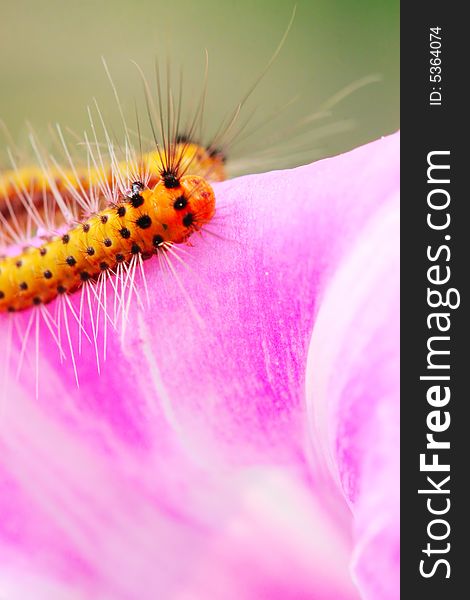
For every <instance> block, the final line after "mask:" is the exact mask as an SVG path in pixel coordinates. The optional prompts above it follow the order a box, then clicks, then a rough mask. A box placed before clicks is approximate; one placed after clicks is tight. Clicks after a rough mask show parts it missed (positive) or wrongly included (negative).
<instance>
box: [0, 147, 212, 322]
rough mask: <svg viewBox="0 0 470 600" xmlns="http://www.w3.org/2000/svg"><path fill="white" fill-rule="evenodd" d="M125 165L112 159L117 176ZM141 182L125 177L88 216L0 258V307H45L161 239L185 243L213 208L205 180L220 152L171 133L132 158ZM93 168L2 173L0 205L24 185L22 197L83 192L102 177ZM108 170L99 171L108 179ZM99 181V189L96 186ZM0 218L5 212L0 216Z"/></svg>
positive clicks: (153, 248) (160, 247) (152, 249)
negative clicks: (123, 187)
mask: <svg viewBox="0 0 470 600" xmlns="http://www.w3.org/2000/svg"><path fill="white" fill-rule="evenodd" d="M128 169H129V165H128V164H126V163H120V164H118V166H117V173H118V174H120V175H121V176H122V175H123V174H124V173H126V171H128ZM139 170H140V172H141V173H147V176H146V179H147V181H146V183H144V182H142V181H139V180H136V181H131V182H129V186H128V188H129V189H128V193H127V194H126V195H125V196H124V197H122V198H121V199H120V200H119V201H117V202H113V203H112V205H111V206H108V207H106V208H104V209H102V210H101V211H98V212H97V213H96V214H93V215H92V216H90V217H89V218H87V219H83V220H82V221H81V222H80V223H78V224H77V225H76V226H75V227H72V228H71V229H69V230H67V231H66V232H65V233H63V234H62V235H57V236H54V237H52V238H51V239H50V240H48V241H47V242H46V243H44V244H42V245H40V246H39V247H37V246H29V247H27V248H24V249H23V251H22V252H21V253H19V254H16V255H14V256H8V257H3V258H2V259H0V311H3V312H4V311H8V312H15V311H18V310H23V309H26V308H29V307H31V306H34V305H39V304H45V303H48V302H50V301H51V300H53V299H54V298H56V297H57V296H58V295H59V294H65V293H71V292H74V291H75V290H77V289H78V288H79V287H80V286H81V285H83V283H84V282H86V281H89V280H96V279H97V277H98V276H99V274H100V273H102V272H103V271H107V270H110V271H111V272H113V271H114V270H115V269H116V267H117V265H118V264H119V263H129V262H130V261H131V259H132V257H134V256H136V255H140V256H141V257H142V258H143V259H146V258H150V257H151V256H152V254H155V253H157V252H160V251H164V250H165V249H166V248H167V245H168V244H180V243H183V242H186V241H187V240H188V238H189V237H190V235H191V234H192V233H193V232H195V231H199V230H200V229H201V227H202V226H203V225H205V224H206V223H208V222H209V221H210V220H211V219H212V217H213V216H214V213H215V195H214V191H213V189H212V187H211V185H210V183H209V182H208V180H207V179H205V178H204V177H202V176H201V175H200V174H205V175H206V176H207V177H208V179H210V180H212V181H214V180H215V181H217V180H221V179H223V178H224V171H223V158H222V157H221V155H220V153H218V152H216V151H213V150H207V149H204V148H202V147H201V146H199V145H197V144H194V143H192V142H191V141H189V140H187V139H182V138H181V137H179V138H178V139H176V140H175V141H174V143H171V144H169V145H168V147H167V149H166V151H165V153H164V154H163V153H162V152H160V151H154V152H153V153H147V154H145V155H144V156H143V158H142V160H141V161H140V169H139ZM101 176H102V174H101V173H100V172H99V170H97V169H95V170H94V171H92V172H90V171H88V172H85V171H84V170H82V171H81V172H80V171H78V170H77V169H74V170H73V171H72V172H68V173H64V172H60V173H59V172H55V173H52V174H51V173H45V172H44V171H43V170H41V169H26V170H19V171H17V172H13V173H6V174H4V175H3V176H2V178H1V179H0V190H1V193H2V196H3V198H4V206H3V211H4V212H5V205H7V206H8V207H9V208H10V210H11V205H12V201H14V200H16V203H17V204H18V201H19V200H18V189H19V188H20V185H21V187H22V188H23V189H25V188H26V189H28V190H29V201H30V202H33V203H34V202H36V201H37V198H38V197H42V196H43V195H44V194H45V195H46V196H47V195H48V194H51V193H52V188H53V187H55V192H56V193H59V194H60V195H61V198H62V199H63V200H64V201H66V200H67V199H68V196H70V195H71V190H74V189H75V190H76V189H78V188H80V187H81V188H82V189H83V188H84V186H85V187H86V189H87V192H86V193H88V194H90V193H91V191H92V189H93V186H94V185H95V186H96V185H97V182H99V181H100V179H102V177H101ZM115 178H116V170H114V171H113V170H111V169H110V170H108V172H107V173H106V175H105V180H106V183H107V184H109V183H110V181H111V180H112V179H115ZM102 185H103V184H102V183H101V187H102ZM3 219H4V220H5V219H6V217H5V215H4V217H3Z"/></svg>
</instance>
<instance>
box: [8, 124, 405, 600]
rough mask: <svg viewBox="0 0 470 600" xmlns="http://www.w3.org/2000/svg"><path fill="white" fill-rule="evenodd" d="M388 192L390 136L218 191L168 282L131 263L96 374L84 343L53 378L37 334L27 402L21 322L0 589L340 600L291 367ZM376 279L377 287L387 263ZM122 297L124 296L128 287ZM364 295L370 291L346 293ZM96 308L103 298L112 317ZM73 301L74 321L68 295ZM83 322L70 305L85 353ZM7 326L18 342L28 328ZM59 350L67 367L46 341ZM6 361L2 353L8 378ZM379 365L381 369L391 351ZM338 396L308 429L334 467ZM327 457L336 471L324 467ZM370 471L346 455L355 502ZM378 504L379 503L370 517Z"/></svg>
mask: <svg viewBox="0 0 470 600" xmlns="http://www.w3.org/2000/svg"><path fill="white" fill-rule="evenodd" d="M397 181H398V138H397V136H391V137H389V138H385V139H383V140H380V141H378V142H374V143H373V144H369V145H368V146H365V147H362V148H359V149H357V150H355V151H353V152H351V153H349V154H345V155H343V156H340V157H336V158H333V159H328V160H325V161H322V162H319V163H316V164H314V165H308V166H306V167H301V168H299V169H294V170H291V171H280V172H273V173H267V174H264V175H256V176H250V177H245V178H240V179H237V180H232V181H229V182H227V183H224V184H219V185H217V186H216V194H217V198H218V215H217V217H216V221H215V222H214V223H213V224H211V225H210V226H209V228H208V229H210V231H211V232H213V233H214V234H216V235H214V236H211V235H210V234H209V235H207V236H206V237H205V238H204V239H195V240H194V244H195V246H194V247H193V248H188V249H187V255H186V254H185V255H184V256H183V255H181V257H182V258H183V260H184V262H185V263H186V265H183V264H181V262H179V261H178V260H177V259H175V258H173V260H172V264H171V268H172V269H173V270H174V272H175V273H176V278H177V279H176V278H175V276H173V275H171V274H169V273H168V267H167V270H165V269H163V268H162V266H164V265H162V264H160V265H159V264H158V261H157V260H155V259H154V260H152V261H149V262H148V263H146V264H145V273H146V280H147V286H148V290H149V296H150V302H149V306H148V308H147V307H146V308H145V309H144V310H142V309H140V308H139V306H138V303H137V302H136V300H135V298H134V299H132V300H131V302H130V303H129V314H128V322H127V325H126V330H125V335H123V336H121V335H120V334H119V332H116V331H112V330H109V331H108V349H107V360H106V361H103V359H102V356H101V359H100V363H101V364H100V367H101V375H100V376H98V375H97V369H96V364H95V356H94V350H93V345H92V344H89V343H88V341H87V340H86V339H82V342H81V343H82V352H81V354H80V355H79V354H78V353H77V351H76V352H75V361H76V366H77V370H78V374H79V378H80V389H77V388H76V386H75V380H74V370H73V364H72V361H71V360H70V358H69V359H68V360H66V361H65V362H64V361H62V362H61V360H60V357H59V354H58V352H57V348H56V345H55V342H53V341H51V339H50V338H51V336H50V334H49V332H48V330H47V327H46V326H45V325H44V324H43V323H40V324H38V329H37V339H38V341H39V347H40V356H39V359H38V360H39V373H40V380H39V391H40V393H39V397H38V399H37V400H36V399H35V396H34V388H35V377H34V341H35V338H36V323H35V322H33V324H32V325H31V329H30V330H31V332H32V333H31V343H30V344H29V345H28V347H27V350H26V359H27V360H29V361H30V362H29V363H28V362H26V363H25V367H24V369H23V373H22V377H21V378H20V381H19V382H17V381H16V380H15V378H14V377H13V376H12V377H8V378H7V380H6V385H7V388H8V396H7V397H6V398H5V400H4V403H3V407H2V410H3V417H2V432H1V441H0V452H1V457H0V464H1V465H2V467H0V472H2V471H3V475H2V477H1V478H0V485H1V486H2V489H1V490H0V491H1V492H2V493H1V498H2V500H0V510H1V512H2V514H3V515H5V517H6V518H4V520H3V524H2V525H1V526H0V540H3V542H1V543H0V557H2V562H6V563H8V565H9V571H8V572H9V573H13V574H14V573H15V572H21V569H22V568H23V567H24V564H25V563H26V564H27V565H28V572H29V573H32V574H33V575H31V576H32V577H39V578H40V579H41V580H43V581H44V582H45V583H44V585H45V586H46V585H50V586H52V588H54V586H58V588H60V586H61V585H65V586H67V585H68V586H70V588H71V589H72V590H74V593H76V591H77V590H79V595H78V596H73V595H71V596H70V597H71V598H75V597H79V598H81V597H83V598H94V597H96V598H102V597H113V598H139V599H145V598H153V597H155V595H156V594H157V595H158V594H159V595H163V596H164V597H168V598H178V599H179V598H181V599H186V598H188V599H189V598H191V599H193V598H207V597H211V598H215V599H217V598H220V599H223V600H225V599H230V598H239V597H242V598H247V599H250V598H257V599H258V598H270V599H271V598H296V599H298V598H310V599H315V598H318V599H323V600H327V599H328V598H336V599H342V598H344V599H347V598H355V597H357V596H356V592H355V590H354V588H353V586H352V582H351V580H350V577H349V575H348V566H347V565H348V563H349V560H350V555H351V551H352V545H351V539H350V523H349V519H350V517H349V515H348V512H347V509H346V505H344V506H342V505H341V503H340V502H338V496H337V493H336V491H335V489H334V488H333V487H331V486H330V485H329V484H328V483H326V482H324V481H323V479H322V478H321V472H320V470H314V471H313V472H312V470H311V462H310V460H309V454H308V452H309V445H308V437H307V435H306V424H305V423H306V408H305V390H304V385H305V378H306V357H307V352H308V348H309V341H310V336H311V332H312V328H313V327H314V324H315V316H316V314H317V313H318V314H319V315H320V314H321V312H322V309H323V302H324V299H325V298H327V297H328V292H329V288H330V285H333V284H334V282H335V280H336V278H337V277H339V275H338V273H340V272H341V269H343V268H345V269H346V270H347V267H344V264H348V260H349V255H350V254H351V253H354V252H356V251H357V245H358V243H359V242H358V240H360V239H361V238H362V237H363V236H367V235H369V232H370V231H373V223H374V220H377V222H380V221H381V219H382V216H381V215H384V214H386V213H387V210H388V206H389V204H390V198H391V196H392V195H393V192H394V191H395V190H396V187H397ZM216 236H217V237H216ZM188 267H190V269H191V270H189V269H188ZM377 268H378V271H380V269H381V268H382V271H381V273H382V275H385V273H386V271H385V269H387V268H388V265H387V263H386V261H385V262H384V263H383V265H382V267H381V266H380V265H378V267H377ZM332 282H333V283H332ZM180 284H181V285H180ZM135 285H136V288H137V289H138V290H140V291H141V292H142V290H143V289H144V285H143V282H142V278H141V276H140V274H139V273H137V275H136V284H135ZM377 285H378V283H377V278H376V279H371V280H370V281H369V280H368V281H367V284H365V285H364V286H363V287H364V290H365V291H364V294H366V295H367V294H373V293H375V291H376V290H375V287H374V286H377ZM142 295H143V294H142ZM112 297H113V291H112V288H111V287H110V286H109V287H108V301H109V303H110V306H111V307H112V302H113V300H112ZM325 302H326V300H325ZM72 303H73V305H74V307H75V310H76V312H77V313H78V312H79V311H80V298H79V295H76V296H75V297H74V298H72ZM50 311H51V313H53V311H54V305H51V306H50ZM87 311H88V309H87V300H86V297H85V300H84V303H83V312H84V322H85V324H84V329H85V330H86V332H87V333H88V335H89V337H91V338H92V337H93V328H92V327H91V321H90V318H89V316H88V314H87ZM391 314H392V321H393V322H395V323H396V321H397V315H396V314H393V313H391ZM1 317H2V318H1V320H0V334H1V335H2V336H4V337H5V339H7V337H8V327H9V320H8V319H6V318H3V317H6V315H2V316H1ZM14 318H15V319H17V321H16V323H19V324H20V328H21V327H22V328H26V327H27V324H28V320H29V319H30V313H29V314H24V315H19V314H18V315H14ZM69 322H70V327H71V330H72V331H71V340H72V343H73V345H74V348H75V349H77V348H78V344H79V342H78V337H79V333H78V332H77V327H76V323H75V322H74V319H73V317H70V316H69ZM332 325H334V323H332ZM383 325H384V324H383V322H382V321H381V320H380V319H378V320H377V321H376V322H375V324H374V328H375V329H374V328H371V329H370V330H369V329H367V328H366V327H365V325H364V329H365V331H364V335H365V336H368V335H370V337H371V338H374V339H375V337H378V338H379V339H380V336H381V335H382V333H381V332H382V328H383ZM100 327H101V329H100V332H99V335H98V341H99V343H100V345H101V343H102V340H101V336H102V333H103V325H102V324H101V325H100ZM23 330H24V329H23ZM348 331H349V330H348ZM314 335H315V334H314ZM341 335H347V332H346V331H343V332H342V333H341V331H339V332H338V336H341ZM374 336H375V337H374ZM83 337H84V336H83V335H82V338H83ZM387 339H388V337H387ZM390 340H391V341H390ZM390 340H389V342H387V343H389V345H390V349H391V350H390V351H391V353H392V354H393V352H396V348H395V347H394V346H393V344H394V341H393V339H392V338H390ZM343 341H347V340H343ZM61 343H62V347H63V349H64V352H65V353H66V354H70V352H69V348H68V342H67V336H66V333H65V331H64V329H62V332H61ZM312 344H313V342H312ZM19 354H21V348H20V346H19V345H16V346H15V347H14V348H13V357H12V363H13V364H15V361H18V360H19V357H18V355H19ZM100 354H102V352H101V350H100ZM318 356H321V348H318ZM318 356H317V359H318ZM333 358H335V357H333ZM383 359H384V362H385V363H387V364H388V363H389V354H387V353H385V352H384V354H383ZM332 360H333V359H332ZM335 360H336V358H335ZM387 364H384V365H383V368H384V369H386V368H389V367H387ZM328 372H329V373H330V376H331V377H333V375H332V371H331V369H330V370H329V371H328ZM348 373H349V376H350V378H351V381H352V382H354V381H361V378H363V380H364V381H368V378H369V377H372V375H373V374H374V373H373V372H372V371H371V369H370V365H369V363H368V361H366V360H364V359H362V360H358V361H356V362H355V361H352V360H351V362H350V371H348ZM346 376H347V373H345V377H346ZM388 384H389V382H388V380H384V382H383V386H384V390H389V391H390V393H393V389H392V388H387V385H388ZM337 396H338V394H336V395H333V397H332V399H331V400H330V398H327V400H328V403H330V401H331V404H332V406H338V407H341V410H338V413H337V414H338V415H339V416H338V418H337V419H336V420H335V419H333V418H331V419H330V418H328V420H327V421H326V423H327V424H328V426H329V427H332V428H333V429H332V430H333V431H337V432H338V439H341V440H342V435H343V434H342V431H344V428H346V432H347V435H345V436H344V443H345V445H346V447H347V451H348V452H349V446H348V444H349V441H348V440H350V439H352V436H350V434H349V429H347V427H349V425H347V423H349V422H348V421H346V420H343V418H342V417H341V411H342V410H343V408H342V406H343V405H342V403H341V402H340V401H339V400H337ZM385 396H386V394H385V391H384V397H385ZM381 397H382V396H381ZM387 397H388V396H387ZM362 398H363V395H362V393H360V394H359V393H358V400H357V402H358V403H360V404H362V402H363V399H362ZM316 401H317V400H316V399H315V402H316ZM322 402H323V400H322ZM324 402H325V403H326V400H325V401H324ZM377 404H379V402H378V403H377ZM380 404H382V403H381V402H380ZM384 407H385V408H386V405H385V404H384ZM385 408H384V410H385ZM328 410H330V409H328ZM331 410H332V411H333V409H331ZM376 412H377V413H378V412H379V408H377V411H376ZM376 412H374V415H376ZM328 414H329V413H328ZM332 414H335V413H334V411H333V412H332ZM391 416H392V417H393V419H395V415H394V413H393V412H392V413H391ZM340 417H341V418H340ZM374 418H376V417H375V416H374ZM353 424H354V423H352V424H351V427H352V426H353ZM368 426H372V425H371V423H369V421H368V420H367V422H366V423H365V427H368ZM368 431H369V430H367V432H368ZM367 432H366V433H365V434H364V435H366V434H367V435H368V433H367ZM332 439H336V438H335V434H334V433H333V435H332ZM359 441H360V440H359ZM341 443H343V442H341ZM358 443H359V442H358ZM328 447H329V446H328ZM339 447H341V444H340V445H339ZM351 452H352V451H351ZM332 456H334V460H335V461H337V463H338V466H339V468H340V469H343V468H344V469H346V467H345V466H344V465H345V462H344V460H343V456H342V454H341V453H340V454H339V455H338V454H337V453H333V454H332ZM354 456H355V455H354ZM370 457H371V455H369V456H368V457H367V458H366V457H365V454H364V453H358V455H357V456H356V457H355V459H354V461H355V462H354V461H353V460H352V459H351V465H352V466H351V467H350V475H348V477H349V476H350V477H351V478H353V477H354V476H359V474H361V475H362V473H363V472H364V473H365V475H364V478H365V480H367V481H368V482H369V483H370V487H368V488H366V489H368V490H369V492H370V493H372V492H373V489H374V488H373V486H374V485H375V484H376V483H375V482H376V479H374V474H375V471H371V474H369V471H367V472H366V470H365V467H364V465H365V464H366V462H367V460H370ZM386 458H387V457H386V456H385V458H384V460H385V459H386ZM348 460H349V459H348ZM343 463H344V464H343ZM347 464H348V466H349V463H347ZM344 472H346V471H344ZM341 483H342V486H343V488H344V481H343V480H342V481H341ZM361 498H364V503H365V498H366V495H365V493H364V495H363V496H361ZM348 500H350V501H352V499H351V498H348ZM364 503H362V501H361V502H359V501H358V504H357V506H358V507H360V508H358V509H357V510H358V515H359V510H362V507H364V506H365V504H364ZM354 506H355V505H354ZM374 506H375V505H374ZM381 508H382V505H381V500H380V498H379V500H378V501H377V510H376V512H375V514H379V513H380V510H381ZM361 514H362V515H364V516H363V517H359V516H358V515H357V516H356V521H357V522H358V523H362V521H361V519H362V518H363V519H365V520H366V513H365V512H364V513H361ZM364 523H365V521H364ZM367 527H368V524H367V523H365V524H363V525H360V526H359V529H358V531H359V535H362V534H361V532H362V531H366V530H367ZM361 528H362V529H361ZM367 531H369V530H367ZM362 540H363V538H360V541H361V543H362ZM392 546H393V544H392ZM393 547H394V546H393ZM366 550H367V548H366ZM361 552H362V551H361ZM361 556H364V557H367V552H365V553H364V554H359V562H358V565H359V566H358V569H357V572H358V573H359V579H360V577H361V574H360V573H361V567H360V565H361V564H362V565H365V561H364V560H362V559H361ZM361 560H362V562H361ZM384 564H386V562H384ZM364 577H365V579H368V578H369V576H368V575H367V574H366V575H364ZM14 580H15V577H14V576H10V578H9V581H14ZM5 581H6V580H5ZM0 582H1V579H0ZM47 582H49V583H47ZM0 589H1V588H0ZM360 589H365V588H364V586H363V585H362V583H361V580H360ZM60 593H61V592H60V590H59V591H58V592H57V594H60ZM14 597H15V596H14V595H12V598H14ZM17 597H19V598H20V597H21V595H20V596H17ZM36 597H37V595H36ZM58 597H61V596H60V595H58ZM65 597H67V596H65ZM368 597H372V596H368ZM376 597H377V598H381V597H382V596H376ZM383 597H384V598H385V597H387V598H388V596H383Z"/></svg>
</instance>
